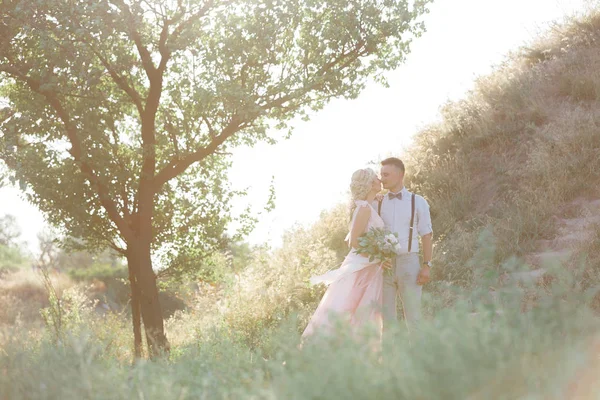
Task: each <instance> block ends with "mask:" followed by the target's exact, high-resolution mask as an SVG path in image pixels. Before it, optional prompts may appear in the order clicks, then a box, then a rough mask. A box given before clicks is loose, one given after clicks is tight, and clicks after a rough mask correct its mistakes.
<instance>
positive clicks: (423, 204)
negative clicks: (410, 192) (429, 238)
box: [415, 196, 433, 236]
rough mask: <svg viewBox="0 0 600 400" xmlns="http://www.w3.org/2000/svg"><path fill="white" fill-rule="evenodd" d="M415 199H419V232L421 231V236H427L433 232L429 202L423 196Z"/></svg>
mask: <svg viewBox="0 0 600 400" xmlns="http://www.w3.org/2000/svg"><path fill="white" fill-rule="evenodd" d="M415 200H417V201H416V203H417V204H416V206H417V232H418V233H419V236H425V235H427V234H429V233H432V232H433V226H432V225H431V214H430V213H429V204H428V203H427V200H425V199H424V198H423V197H421V196H417V198H416V199H415Z"/></svg>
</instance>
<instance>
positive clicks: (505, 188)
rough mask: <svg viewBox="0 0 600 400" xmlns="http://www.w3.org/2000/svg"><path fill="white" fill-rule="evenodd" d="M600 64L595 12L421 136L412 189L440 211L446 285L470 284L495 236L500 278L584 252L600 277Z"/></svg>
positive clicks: (504, 68)
mask: <svg viewBox="0 0 600 400" xmlns="http://www.w3.org/2000/svg"><path fill="white" fill-rule="evenodd" d="M599 65H600V12H598V11H594V12H592V13H590V14H589V15H588V16H586V17H585V18H584V19H579V20H573V21H571V22H569V23H567V24H565V25H563V26H557V27H555V28H554V29H553V30H552V32H551V33H550V34H549V35H548V36H547V37H545V38H542V39H540V40H538V41H537V43H535V44H534V45H533V46H532V47H529V48H523V49H521V50H519V51H518V52H517V53H515V54H512V55H510V57H508V59H507V60H506V62H505V63H504V64H503V65H501V66H500V67H499V68H498V69H497V70H496V71H495V72H494V73H493V74H491V75H490V76H486V77H482V78H480V79H479V80H478V81H477V83H476V87H475V89H474V90H473V91H472V92H471V93H470V94H469V95H468V97H467V98H466V99H464V100H462V101H459V102H455V103H449V104H447V105H446V106H445V107H444V108H443V110H442V115H443V120H442V122H440V123H438V124H435V125H432V126H429V127H428V128H426V129H425V130H424V131H422V132H420V133H419V134H418V135H417V137H416V139H415V144H414V147H413V148H412V149H410V150H409V151H408V152H407V161H408V163H407V164H408V174H409V175H410V176H409V177H408V178H407V179H409V182H408V185H409V186H410V187H412V188H413V189H414V190H416V191H417V192H418V193H421V194H423V195H424V196H425V197H426V198H427V199H428V200H429V201H430V204H431V205H432V216H433V219H434V220H433V223H434V230H435V231H436V236H437V238H438V240H437V244H436V250H435V254H436V259H437V260H436V261H437V262H436V265H437V266H438V267H439V268H437V269H436V278H437V279H438V280H444V281H450V282H454V283H457V284H462V285H464V284H467V285H468V284H469V283H470V282H472V280H473V277H474V275H475V274H474V273H475V272H476V271H477V270H478V269H479V267H482V266H481V265H475V264H476V262H474V261H472V257H473V254H474V251H475V248H476V247H477V245H476V243H477V239H478V238H479V237H480V235H481V233H482V231H483V230H485V229H488V230H490V231H491V232H493V234H494V235H493V237H494V240H495V246H496V252H495V262H494V263H493V264H494V265H493V266H494V267H495V268H497V269H498V270H499V272H502V270H503V262H505V261H507V260H509V259H510V258H511V257H517V258H518V259H519V260H520V261H522V262H525V263H527V264H529V265H531V267H532V268H536V267H540V266H542V264H545V263H547V262H548V261H549V260H550V261H555V260H558V259H561V258H564V259H565V260H568V261H573V258H572V256H573V255H575V256H581V255H582V254H584V252H585V254H588V256H587V264H588V266H590V267H595V268H596V269H598V268H600V265H598V264H599V263H598V260H593V259H591V258H590V257H589V254H593V252H594V250H595V252H596V253H598V252H599V251H598V250H600V244H598V240H597V238H598V233H597V232H598V227H597V226H598V224H599V223H600V107H599V106H600V102H599V99H600V73H599V72H598V71H599V70H598V66H599ZM593 238H596V240H593ZM588 272H589V271H588ZM588 275H589V274H588Z"/></svg>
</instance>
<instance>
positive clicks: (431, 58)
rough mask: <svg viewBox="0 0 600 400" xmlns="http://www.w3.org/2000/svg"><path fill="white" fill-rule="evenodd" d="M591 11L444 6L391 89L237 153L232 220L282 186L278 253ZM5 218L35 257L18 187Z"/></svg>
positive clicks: (562, 1)
mask: <svg viewBox="0 0 600 400" xmlns="http://www.w3.org/2000/svg"><path fill="white" fill-rule="evenodd" d="M591 4H593V2H591V1H590V0H502V1H495V0H436V1H435V2H434V3H433V4H432V5H431V6H430V13H429V14H428V15H426V16H425V18H424V21H425V25H426V28H427V32H426V33H424V34H423V36H422V37H420V38H418V39H416V40H415V41H414V42H413V43H412V46H411V47H412V51H411V53H410V54H408V56H407V57H406V61H405V63H404V64H403V65H402V66H401V67H399V68H398V69H396V70H394V71H390V72H388V73H387V74H386V76H387V78H388V82H389V88H384V87H383V86H381V85H379V84H377V83H372V84H370V85H368V86H367V88H366V89H365V90H364V91H363V93H362V94H361V95H360V96H359V97H358V98H357V99H355V100H343V99H339V100H334V101H332V102H330V103H329V104H328V105H327V106H326V107H325V108H324V109H323V110H320V111H318V112H316V113H313V114H312V116H311V119H310V121H307V122H305V121H298V122H295V123H294V128H295V129H294V133H293V135H292V137H291V138H290V139H287V140H282V141H280V142H279V143H277V144H275V145H267V144H259V145H257V146H255V147H253V148H240V149H237V150H235V151H234V152H233V165H232V169H231V171H230V174H229V177H230V182H231V185H232V188H233V189H248V196H247V197H245V198H242V199H239V200H238V201H236V203H235V207H234V210H237V211H241V210H242V209H243V208H244V207H245V206H246V205H248V204H249V205H251V206H252V207H253V209H254V210H256V211H258V210H260V209H262V208H263V207H264V206H265V205H266V202H267V199H268V196H269V185H270V183H271V180H272V179H274V186H275V194H276V201H275V206H276V207H275V209H274V210H273V211H271V212H270V213H268V214H264V213H263V214H262V215H260V216H259V223H258V225H257V226H256V228H255V230H254V231H253V232H252V233H251V234H250V236H249V237H248V238H247V240H248V241H249V242H250V243H252V244H260V243H265V242H266V243H269V244H271V245H272V246H275V247H276V246H278V245H279V244H280V243H281V236H282V234H283V232H284V231H285V230H286V229H290V228H291V227H292V226H294V225H295V224H302V225H308V224H310V223H312V222H314V221H316V220H317V219H318V217H319V215H320V213H321V212H322V211H323V210H326V209H330V208H331V207H333V206H334V205H335V204H338V203H340V202H347V199H348V185H349V183H350V177H351V175H352V173H353V172H354V171H355V170H357V169H359V168H364V167H367V166H373V165H372V163H373V162H376V161H377V160H379V159H381V158H384V157H387V156H402V154H403V151H404V150H405V149H406V148H407V147H408V146H409V145H410V143H411V140H412V138H413V136H414V135H415V134H416V133H417V132H419V130H421V129H422V128H423V127H425V126H426V125H428V124H431V123H434V122H435V121H437V120H438V119H439V110H440V107H441V106H443V105H444V104H445V103H446V102H447V101H448V100H457V99H460V98H463V97H465V95H466V94H467V93H468V91H469V90H470V89H471V88H472V87H473V84H474V81H475V79H476V78H477V77H478V76H482V75H486V74H488V73H490V72H491V71H492V70H493V68H494V66H496V65H498V64H499V63H501V62H502V60H504V59H505V57H506V55H507V54H508V53H509V52H510V51H514V50H517V49H518V48H519V47H521V46H525V45H527V44H528V43H531V42H532V41H533V40H534V39H535V38H536V37H538V36H539V35H540V34H541V33H543V32H545V31H547V30H548V27H549V24H551V23H552V22H554V21H559V22H560V21H562V20H563V19H564V18H565V17H566V16H569V15H573V14H578V13H582V12H584V11H585V10H586V7H588V6H589V5H591ZM275 136H276V135H275ZM375 167H376V166H375ZM407 174H410V171H407ZM4 214H12V215H15V216H16V218H17V222H18V223H19V226H20V229H21V232H22V240H23V241H25V242H27V244H28V248H29V249H30V250H31V251H32V252H33V253H36V249H37V239H36V235H37V233H38V232H39V231H40V230H41V229H43V227H44V225H45V222H44V218H43V216H42V214H41V213H40V212H39V211H38V210H37V209H36V208H35V207H33V206H32V205H30V204H28V203H27V202H26V201H25V200H24V197H23V196H22V195H21V194H20V193H19V191H18V189H16V188H10V187H4V188H0V216H1V215H4Z"/></svg>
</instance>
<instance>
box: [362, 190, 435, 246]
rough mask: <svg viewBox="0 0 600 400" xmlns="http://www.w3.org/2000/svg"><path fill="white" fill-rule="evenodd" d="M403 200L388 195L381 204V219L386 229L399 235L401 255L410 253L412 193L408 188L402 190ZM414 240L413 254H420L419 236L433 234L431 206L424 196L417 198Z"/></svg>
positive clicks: (375, 204) (376, 206)
mask: <svg viewBox="0 0 600 400" xmlns="http://www.w3.org/2000/svg"><path fill="white" fill-rule="evenodd" d="M401 192H402V200H400V199H397V198H394V199H390V198H389V196H388V195H387V194H386V195H385V197H384V198H383V203H382V204H381V218H382V219H383V222H385V227H386V228H387V229H389V230H390V231H392V232H396V233H397V234H398V239H400V246H401V247H402V250H401V253H408V236H409V231H410V213H411V197H412V193H411V192H409V191H408V190H407V189H406V188H402V190H401ZM394 194H396V193H394ZM372 205H373V208H374V209H375V210H378V206H379V204H378V202H377V201H374V202H373V204H372ZM413 228H414V231H413V238H412V246H411V250H410V251H411V253H418V252H419V236H424V235H427V234H429V233H432V232H433V228H432V226H431V215H430V213H429V204H428V203H427V200H425V199H424V198H423V197H422V196H419V195H416V196H415V220H414V223H413Z"/></svg>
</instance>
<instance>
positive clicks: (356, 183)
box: [350, 168, 377, 202]
mask: <svg viewBox="0 0 600 400" xmlns="http://www.w3.org/2000/svg"><path fill="white" fill-rule="evenodd" d="M376 178H377V174H375V171H373V170H372V169H371V168H365V169H359V170H358V171H355V172H354V173H353V174H352V181H351V182H350V194H351V196H352V202H355V201H356V200H365V199H366V198H367V195H368V194H369V192H370V191H371V186H372V185H373V181H374V180H375V179H376Z"/></svg>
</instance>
